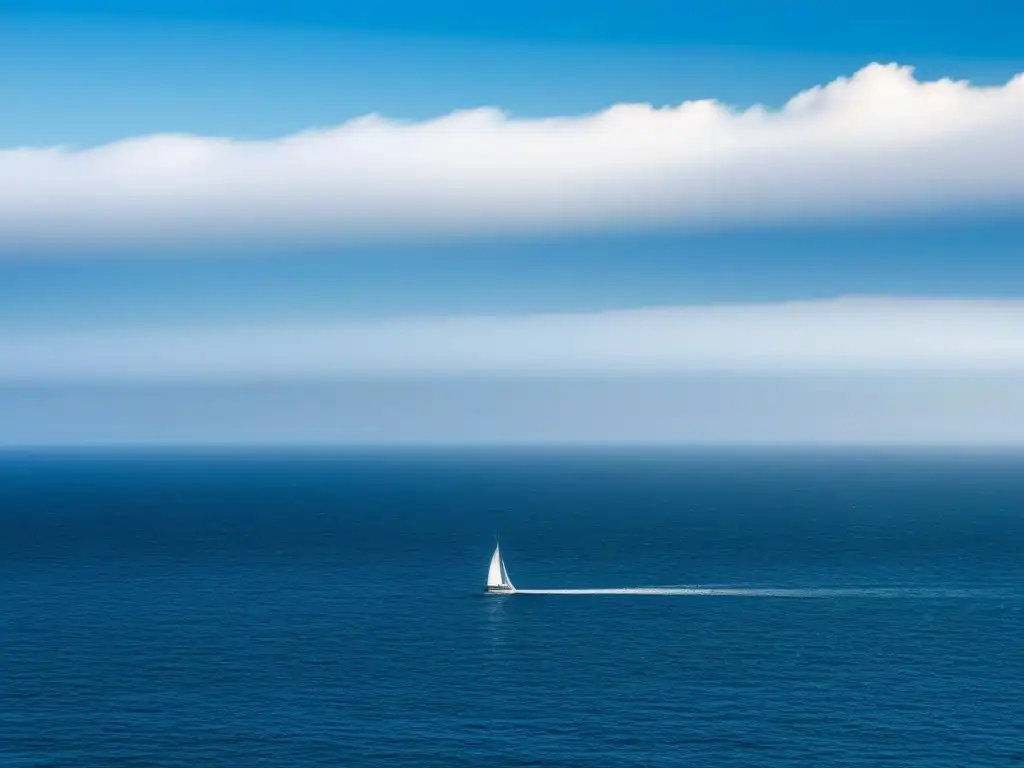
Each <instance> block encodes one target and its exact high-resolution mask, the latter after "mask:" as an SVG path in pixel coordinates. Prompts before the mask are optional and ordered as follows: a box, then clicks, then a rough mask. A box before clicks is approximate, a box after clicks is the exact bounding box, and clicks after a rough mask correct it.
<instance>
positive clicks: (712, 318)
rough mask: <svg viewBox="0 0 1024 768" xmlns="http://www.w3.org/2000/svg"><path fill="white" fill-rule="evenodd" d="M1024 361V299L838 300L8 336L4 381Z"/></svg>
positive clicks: (0, 350) (2, 343)
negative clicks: (303, 324)
mask: <svg viewBox="0 0 1024 768" xmlns="http://www.w3.org/2000/svg"><path fill="white" fill-rule="evenodd" d="M914 370H948V371H971V370H1006V371H1024V301H1014V300H1006V301H966V300H964V301H961V300H936V299H922V300H904V299H837V300H828V301H810V302H794V303H780V304H761V305H757V304H752V305H722V306H707V307H681V308H662V309H643V310H623V311H613V312H604V313H593V314H566V315H529V316H510V317H451V318H425V319H418V320H417V319H408V320H388V321H379V322H372V323H336V324H323V325H308V326H274V327H233V328H228V327H211V328H188V329H181V328H167V329H137V330H131V331H128V330H116V329H114V330H109V331H102V330H95V331H90V332H85V331H65V332H58V331H36V332H34V333H14V332H7V333H4V334H0V381H23V382H43V381H61V380H94V381H95V380H112V381H119V380H147V379H148V380H167V379H177V380H214V381H216V380H239V379H241V380H246V379H248V380H267V379H271V380H272V379H324V378H332V377H351V376H393V375H397V376H461V375H495V374H496V375H512V376H526V377H529V376H550V375H560V374H587V375H590V374H597V375H606V374H611V375H647V374H659V373H688V372H691V373H692V372H746V373H751V372H753V373H757V372H772V371H790V372H792V371H797V372H799V371H807V372H815V371H826V372H827V371H837V372H841V371H847V372H849V371H868V372H871V371H914Z"/></svg>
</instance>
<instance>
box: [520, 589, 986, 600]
mask: <svg viewBox="0 0 1024 768" xmlns="http://www.w3.org/2000/svg"><path fill="white" fill-rule="evenodd" d="M515 594H517V595H676V596H688V597H788V598H837V597H879V598H907V597H918V598H920V597H934V598H964V597H983V596H986V595H988V596H996V593H995V592H994V591H993V590H979V589H950V588H922V587H814V588H789V587H698V586H694V587H618V588H613V589H519V590H516V592H515Z"/></svg>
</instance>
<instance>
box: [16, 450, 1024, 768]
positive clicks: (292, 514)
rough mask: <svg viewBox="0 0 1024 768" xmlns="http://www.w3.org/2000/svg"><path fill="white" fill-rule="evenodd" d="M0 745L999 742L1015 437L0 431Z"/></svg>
mask: <svg viewBox="0 0 1024 768" xmlns="http://www.w3.org/2000/svg"><path fill="white" fill-rule="evenodd" d="M496 537H500V541H501V549H502V553H503V555H504V558H505V563H506V565H507V567H508V571H509V575H510V577H511V579H512V581H513V582H514V583H515V585H516V586H517V587H519V588H521V589H530V590H555V591H562V592H563V593H562V594H530V595H513V596H485V595H483V594H482V591H483V585H484V579H485V576H486V572H487V565H488V561H489V559H490V556H491V553H492V551H493V549H494V543H495V538H496ZM666 587H670V588H672V590H670V591H669V593H667V594H666V593H661V592H659V591H658V589H654V590H653V591H650V592H644V591H639V592H637V591H633V592H630V591H629V589H630V588H666ZM593 589H609V590H621V591H620V592H618V593H615V594H583V593H572V592H571V590H593ZM673 590H674V591H673ZM0 765H2V766H4V767H5V768H16V767H20V766H26V767H27V766H33V767H36V766H38V767H42V766H48V767H54V768H55V767H57V766H68V767H70V766H75V768H80V767H81V766H86V767H88V768H100V767H103V766H124V767H127V766H133V767H137V768H150V767H153V768H156V767H157V766H189V767H190V768H200V767H201V766H209V767H210V768H221V767H223V768H228V767H230V768H240V767H244V766H282V768H300V767H305V766H364V765H365V766H415V767H417V768H427V767H428V766H451V767H456V766H483V765H495V766H552V767H554V766H609V767H611V766H616V767H617V766H637V767H639V766H693V767H697V766H708V767H711V766H716V767H717V766H758V767H771V766H877V765H891V766H899V767H901V768H909V767H910V766H921V767H925V766H927V767H928V768H938V767H939V766H949V767H950V768H952V767H953V766H956V767H957V768H964V767H965V766H985V767H986V768H991V767H993V766H1002V765H1006V766H1024V455H1022V454H1010V453H1006V454H1000V453H990V454H966V453H965V454H955V453H951V452H950V453H935V454H914V453H900V452H895V451H892V452H875V453H870V452H860V453H857V452H841V451H818V452H815V451H763V452H741V451H732V452H729V451H708V452H699V451H682V450H680V451H672V450H649V451H644V450H619V451H616V450H611V449H601V450H598V449H595V450H590V451H585V450H579V451H570V450H563V451H558V450H554V449H552V450H525V449H523V450H497V449H495V450H487V451H469V450H464V451H462V450H439V451H434V452H427V451H421V452H416V451H390V452H388V451H378V452H367V453H357V452H352V451H347V452H346V451H338V452H330V451H320V452H316V451H309V452H298V451H297V452H291V453H289V452H280V453H274V452H270V451H267V452H256V451H253V452H247V453H246V452H239V453H231V452H227V451H223V452H217V451H204V452H192V453H188V452H171V451H167V452H159V451H151V452H148V453H138V454H134V455H133V454H130V453H117V452H112V451H111V452H102V451H96V452H80V453H73V452H67V453H45V452H37V453H17V452H9V453H6V454H2V455H0Z"/></svg>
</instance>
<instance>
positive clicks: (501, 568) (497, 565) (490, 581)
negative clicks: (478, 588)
mask: <svg viewBox="0 0 1024 768" xmlns="http://www.w3.org/2000/svg"><path fill="white" fill-rule="evenodd" d="M487 590H488V591H489V592H511V591H513V590H515V587H514V586H512V580H511V579H509V577H508V571H506V570H505V563H504V561H502V559H501V549H500V548H499V546H498V545H495V546H494V554H493V555H492V556H491V567H490V568H488V569H487Z"/></svg>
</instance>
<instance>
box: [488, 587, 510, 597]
mask: <svg viewBox="0 0 1024 768" xmlns="http://www.w3.org/2000/svg"><path fill="white" fill-rule="evenodd" d="M484 592H486V593H487V594H488V595H511V594H514V593H515V589H514V588H513V587H486V588H485V589H484Z"/></svg>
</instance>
